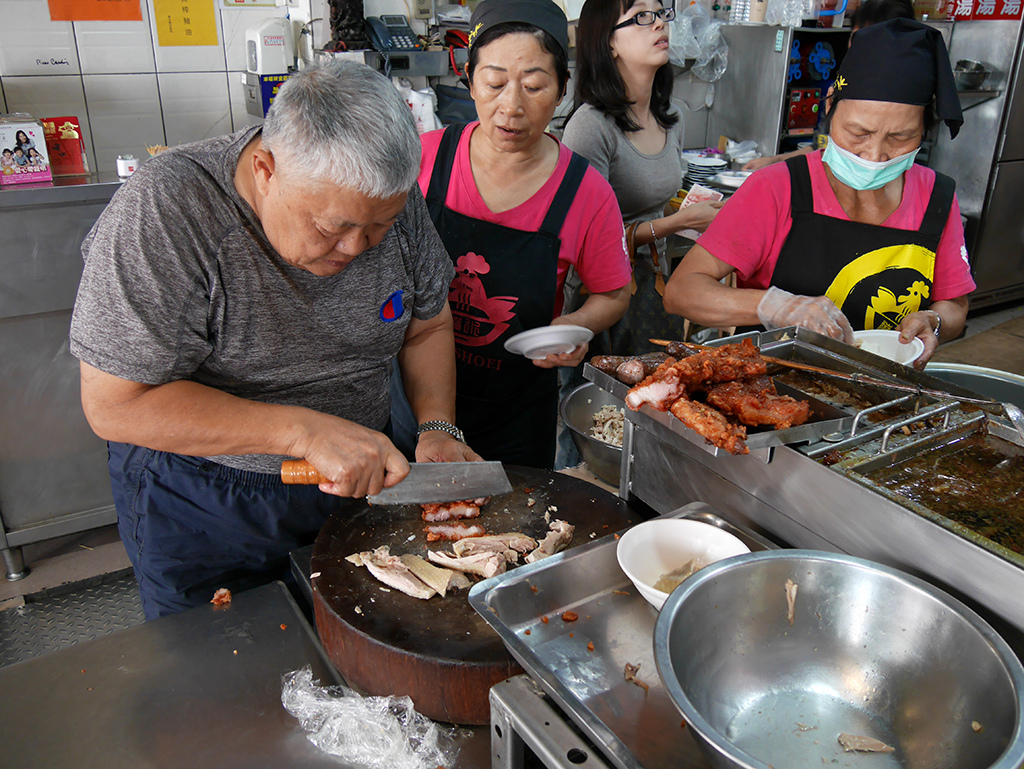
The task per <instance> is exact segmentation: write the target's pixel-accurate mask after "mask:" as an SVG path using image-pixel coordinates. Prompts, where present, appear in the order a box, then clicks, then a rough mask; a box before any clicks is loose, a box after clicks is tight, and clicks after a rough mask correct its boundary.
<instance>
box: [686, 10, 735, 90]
mask: <svg viewBox="0 0 1024 769" xmlns="http://www.w3.org/2000/svg"><path fill="white" fill-rule="evenodd" d="M697 40H698V42H699V43H700V54H699V55H698V56H697V61H696V63H695V64H694V65H693V69H692V70H691V71H692V72H693V74H694V75H696V76H697V77H699V78H700V79H701V80H705V81H707V82H708V83H713V82H715V81H716V80H718V79H719V78H721V77H722V75H724V74H725V68H726V66H727V65H728V63H729V46H728V44H727V43H726V42H725V38H724V37H723V36H722V22H720V21H712V22H709V23H708V25H707V27H706V29H704V31H703V32H702V33H701V35H700V37H699V38H698V39H697Z"/></svg>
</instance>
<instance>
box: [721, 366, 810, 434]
mask: <svg viewBox="0 0 1024 769" xmlns="http://www.w3.org/2000/svg"><path fill="white" fill-rule="evenodd" d="M707 403H708V405H709V406H714V407H715V408H716V409H718V410H719V411H721V412H722V413H723V414H731V415H733V416H735V417H736V418H737V419H738V420H739V421H740V422H742V423H743V424H745V425H752V426H753V425H770V426H772V427H774V428H775V429H776V430H785V429H786V428H787V427H793V426H794V425H802V424H803V423H804V422H806V421H807V420H808V419H809V418H810V416H811V407H810V404H808V403H807V401H798V400H796V399H794V398H790V397H789V396H788V395H779V394H777V393H776V391H775V385H774V384H773V383H772V380H771V378H769V377H767V376H759V377H754V378H752V379H737V380H735V381H733V382H723V383H721V384H717V385H715V386H714V387H712V388H711V389H710V390H708V394H707Z"/></svg>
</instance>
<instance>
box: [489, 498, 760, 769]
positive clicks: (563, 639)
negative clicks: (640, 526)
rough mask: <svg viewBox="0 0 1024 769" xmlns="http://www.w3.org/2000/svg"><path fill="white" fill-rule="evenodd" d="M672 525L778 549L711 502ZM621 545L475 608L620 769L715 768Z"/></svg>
mask: <svg viewBox="0 0 1024 769" xmlns="http://www.w3.org/2000/svg"><path fill="white" fill-rule="evenodd" d="M662 517H663V518H691V519H695V520H700V521H704V522H706V523H711V524H713V525H715V526H718V527H720V528H723V529H725V530H726V531H729V532H730V533H732V534H735V535H736V536H737V537H739V538H740V539H741V540H742V541H743V542H744V543H745V544H746V545H747V546H748V547H749V548H750V549H751V550H764V549H769V548H775V547H777V546H776V545H775V544H773V543H771V542H769V541H768V540H766V539H763V538H762V537H760V536H759V535H757V534H754V533H753V532H751V531H748V530H744V529H741V528H739V527H737V526H735V525H733V524H732V523H730V522H728V521H726V520H725V519H723V518H722V517H721V515H720V513H718V512H717V511H716V510H715V509H714V508H713V507H711V506H709V505H706V504H703V503H701V502H696V503H692V504H689V505H686V506H684V507H681V508H679V509H678V510H675V511H673V512H671V513H667V514H665V515H664V516H662ZM617 541H618V539H617V536H612V535H609V536H606V537H602V538H601V539H599V540H596V541H594V542H591V543H588V544H585V545H580V546H579V547H575V548H572V549H571V550H567V551H565V552H562V553H559V554H558V555H554V556H551V557H550V558H545V559H544V560H541V561H538V562H537V563H534V564H529V565H526V566H521V567H519V568H517V569H514V570H512V571H510V572H506V573H505V574H501V575H499V576H497V577H493V578H491V579H488V580H485V581H484V582H480V583H478V584H477V585H475V586H474V587H473V589H472V590H471V591H470V594H469V602H470V604H471V605H472V606H473V608H474V609H476V610H477V611H478V612H479V613H480V615H481V616H482V617H483V618H484V619H485V620H486V621H487V623H488V624H489V625H490V626H491V627H492V628H494V630H495V631H496V632H497V633H498V635H499V636H500V637H501V639H502V641H503V642H504V643H505V646H506V647H507V648H508V650H509V651H510V652H511V654H512V656H513V657H515V658H516V660H517V661H518V662H519V664H520V665H522V666H523V668H524V669H525V670H526V671H527V672H528V673H529V674H530V675H531V676H532V677H533V678H534V679H536V680H537V681H538V682H539V683H540V685H541V686H542V687H543V688H544V690H545V691H546V692H547V693H548V694H549V695H550V696H551V697H552V698H553V699H554V700H555V702H556V703H557V704H558V705H559V706H560V707H561V708H562V709H563V710H564V711H565V712H566V713H567V714H568V715H569V717H570V718H572V720H573V721H574V722H575V723H576V724H577V726H579V728H580V729H581V730H583V732H584V734H585V735H586V736H587V737H589V738H590V740H591V741H592V742H593V743H594V744H595V745H597V746H598V747H599V748H600V749H601V750H602V751H603V752H604V753H605V754H606V756H607V757H608V759H609V760H610V761H611V762H612V763H613V764H615V766H617V767H619V768H620V769H639V768H640V767H645V768H646V769H662V768H664V769H710V767H711V764H710V763H709V762H708V760H707V759H706V758H705V756H704V755H703V753H701V751H700V749H699V748H698V746H697V743H696V741H695V740H694V738H693V736H692V735H691V734H690V731H689V728H688V727H686V726H685V725H684V723H683V720H682V716H681V715H680V714H679V710H678V709H677V708H676V706H675V704H674V703H673V702H672V699H671V698H670V697H669V694H668V691H667V690H666V689H665V687H664V686H663V685H662V683H661V679H660V678H659V677H658V669H657V666H656V664H655V661H654V641H653V637H654V624H655V622H656V620H657V618H658V612H657V611H656V610H655V609H654V607H653V606H651V605H650V604H648V603H647V602H646V601H645V600H644V599H643V597H641V596H640V594H639V593H638V592H637V590H636V588H635V587H634V586H633V584H632V583H631V582H630V581H629V579H628V578H627V577H626V575H625V574H623V573H622V570H621V569H620V568H619V565H618V562H617V560H616V544H617ZM569 610H571V611H574V612H576V613H577V614H578V615H579V618H578V619H577V620H576V621H574V622H565V621H563V620H562V619H561V616H562V613H563V612H565V611H569ZM545 617H546V618H547V619H548V621H547V622H544V621H543V618H545ZM590 643H593V651H590V650H589V649H588V644H590ZM627 662H628V663H631V664H633V665H639V666H640V670H639V671H638V672H637V674H636V675H637V677H638V678H639V679H641V680H642V681H644V682H645V683H647V684H648V685H649V687H650V690H649V692H648V693H647V694H645V693H644V691H643V689H642V688H640V687H639V686H637V685H636V684H633V683H630V682H628V681H626V680H625V678H624V669H625V665H626V663H627Z"/></svg>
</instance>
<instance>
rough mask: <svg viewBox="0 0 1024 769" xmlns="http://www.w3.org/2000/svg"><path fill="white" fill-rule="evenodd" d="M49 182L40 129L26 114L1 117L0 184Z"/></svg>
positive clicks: (44, 145) (50, 172)
mask: <svg viewBox="0 0 1024 769" xmlns="http://www.w3.org/2000/svg"><path fill="white" fill-rule="evenodd" d="M52 179H53V172H52V171H51V170H50V161H49V158H48V155H47V151H46V142H45V141H44V137H43V126H42V125H41V124H40V123H39V121H38V120H33V119H32V118H31V117H30V116H28V115H20V114H14V115H5V116H4V117H3V118H2V119H0V184H2V185H7V184H31V183H33V182H48V181H50V180H52Z"/></svg>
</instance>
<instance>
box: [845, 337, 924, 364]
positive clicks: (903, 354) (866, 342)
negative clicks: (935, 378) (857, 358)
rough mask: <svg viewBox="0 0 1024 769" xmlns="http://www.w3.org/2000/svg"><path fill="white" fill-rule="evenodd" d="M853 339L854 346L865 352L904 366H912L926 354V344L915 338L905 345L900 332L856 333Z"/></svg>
mask: <svg viewBox="0 0 1024 769" xmlns="http://www.w3.org/2000/svg"><path fill="white" fill-rule="evenodd" d="M853 339H854V342H853V344H854V346H855V347H860V349H862V350H864V352H871V353H874V354H875V355H881V356H882V357H883V358H888V359H889V360H891V361H896V363H902V364H903V365H904V366H909V365H911V364H912V363H913V362H914V361H915V360H917V359H918V358H919V357H921V353H923V352H924V342H922V341H921V340H920V339H918V338H917V337H915V338H913V339H911V340H910V341H909V342H908V343H907V344H903V343H902V342H901V341H900V332H899V331H854V332H853Z"/></svg>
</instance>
